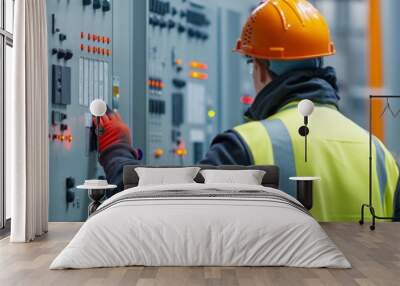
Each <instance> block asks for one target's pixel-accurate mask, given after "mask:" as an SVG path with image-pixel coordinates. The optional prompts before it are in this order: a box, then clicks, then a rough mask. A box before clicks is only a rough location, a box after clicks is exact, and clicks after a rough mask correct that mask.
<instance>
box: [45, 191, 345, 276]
mask: <svg viewBox="0 0 400 286" xmlns="http://www.w3.org/2000/svg"><path fill="white" fill-rule="evenodd" d="M139 265H140V266H290V267H307V268H320V267H329V268H350V267H351V266H350V263H349V262H348V260H347V259H346V258H345V256H344V255H343V253H342V252H341V251H340V250H339V249H338V248H337V247H336V245H335V244H334V243H333V242H332V241H331V239H330V238H329V237H328V236H327V234H326V233H325V232H324V230H323V229H322V228H321V226H320V225H319V224H318V223H317V222H316V221H315V220H314V219H313V218H312V216H311V215H310V214H309V213H308V212H307V210H306V209H305V208H304V207H303V206H302V205H301V204H300V203H299V202H298V201H297V200H295V199H294V198H292V197H291V196H289V195H287V194H285V193H283V192H281V191H279V190H276V189H273V188H267V187H263V186H253V185H237V184H179V185H165V186H146V187H135V188H132V189H128V190H125V191H123V192H121V193H119V194H117V195H115V196H113V197H112V198H110V199H108V200H106V201H105V202H104V203H103V204H102V205H101V206H100V207H99V209H98V210H97V211H96V212H95V213H94V214H93V215H92V216H91V217H90V218H89V219H88V220H87V221H86V222H85V223H84V224H83V226H82V227H81V229H80V230H79V232H78V233H77V234H76V236H75V237H74V238H73V239H72V241H71V242H70V243H69V244H68V246H67V247H66V248H65V249H64V250H63V251H62V252H61V253H60V254H59V255H58V257H57V258H56V259H55V260H54V261H53V263H52V264H51V266H50V269H80V268H95V267H121V266H139Z"/></svg>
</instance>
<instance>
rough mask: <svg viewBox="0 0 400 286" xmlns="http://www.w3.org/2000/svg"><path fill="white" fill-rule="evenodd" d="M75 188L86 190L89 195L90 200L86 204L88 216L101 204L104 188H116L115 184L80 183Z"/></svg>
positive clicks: (104, 192)
mask: <svg viewBox="0 0 400 286" xmlns="http://www.w3.org/2000/svg"><path fill="white" fill-rule="evenodd" d="M76 188H77V189H80V190H87V192H88V196H89V198H90V200H91V201H92V202H91V203H90V204H89V206H88V215H89V216H90V215H91V214H92V213H94V212H95V211H96V210H97V208H98V207H99V206H100V205H101V201H102V200H103V199H104V196H105V194H106V190H112V189H115V188H117V186H116V185H107V186H88V185H81V186H78V187H76Z"/></svg>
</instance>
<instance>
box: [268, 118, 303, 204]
mask: <svg viewBox="0 0 400 286" xmlns="http://www.w3.org/2000/svg"><path fill="white" fill-rule="evenodd" d="M261 123H262V124H263V126H264V127H265V129H266V130H267V132H268V134H269V137H270V139H271V143H272V149H273V156H274V163H275V165H278V166H279V167H280V171H281V174H280V176H279V178H280V179H279V186H280V189H281V190H283V191H285V193H287V194H289V195H292V196H293V197H296V186H295V183H294V182H292V181H290V180H289V177H294V176H296V165H295V157H294V153H293V144H292V139H291V138H290V135H289V131H288V130H287V128H286V126H285V124H283V122H282V121H281V120H279V119H276V120H263V121H261Z"/></svg>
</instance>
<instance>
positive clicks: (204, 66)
mask: <svg viewBox="0 0 400 286" xmlns="http://www.w3.org/2000/svg"><path fill="white" fill-rule="evenodd" d="M189 66H190V67H191V68H193V69H199V70H208V65H207V64H204V63H201V62H198V61H191V62H190V64H189Z"/></svg>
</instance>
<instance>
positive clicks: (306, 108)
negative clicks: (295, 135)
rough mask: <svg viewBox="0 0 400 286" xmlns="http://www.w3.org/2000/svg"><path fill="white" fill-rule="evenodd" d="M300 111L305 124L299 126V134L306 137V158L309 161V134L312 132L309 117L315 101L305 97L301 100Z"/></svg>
mask: <svg viewBox="0 0 400 286" xmlns="http://www.w3.org/2000/svg"><path fill="white" fill-rule="evenodd" d="M298 111H299V113H300V114H301V115H302V116H303V117H304V125H303V126H301V127H300V128H299V134H300V136H302V137H304V142H305V143H304V160H305V162H307V136H308V134H310V129H309V128H308V117H309V116H310V115H311V114H312V113H313V112H314V103H313V102H312V101H311V100H308V99H304V100H302V101H300V103H299V105H298Z"/></svg>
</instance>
